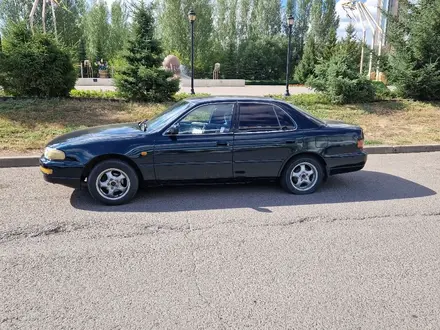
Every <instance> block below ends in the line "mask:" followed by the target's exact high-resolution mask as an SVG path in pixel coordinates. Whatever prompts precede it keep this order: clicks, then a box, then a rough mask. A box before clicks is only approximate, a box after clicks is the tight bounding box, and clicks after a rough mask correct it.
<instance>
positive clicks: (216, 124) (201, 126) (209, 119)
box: [179, 103, 234, 135]
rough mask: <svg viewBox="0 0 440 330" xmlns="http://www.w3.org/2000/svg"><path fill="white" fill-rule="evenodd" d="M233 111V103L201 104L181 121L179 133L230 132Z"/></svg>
mask: <svg viewBox="0 0 440 330" xmlns="http://www.w3.org/2000/svg"><path fill="white" fill-rule="evenodd" d="M233 112H234V104H233V103H214V104H207V105H203V106H200V107H198V108H197V109H195V110H193V111H191V112H190V113H189V114H188V115H186V116H185V117H184V118H183V119H182V120H181V121H180V122H179V135H183V134H222V133H228V132H230V131H231V128H232V115H233Z"/></svg>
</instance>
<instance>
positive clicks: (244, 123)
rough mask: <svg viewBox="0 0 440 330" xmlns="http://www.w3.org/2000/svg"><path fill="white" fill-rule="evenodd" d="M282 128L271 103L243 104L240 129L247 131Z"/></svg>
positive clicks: (241, 106)
mask: <svg viewBox="0 0 440 330" xmlns="http://www.w3.org/2000/svg"><path fill="white" fill-rule="evenodd" d="M279 129H281V127H280V124H279V122H278V118H277V116H276V114H275V111H274V109H273V106H272V105H270V104H241V105H240V117H239V130H240V131H246V132H254V131H274V130H279Z"/></svg>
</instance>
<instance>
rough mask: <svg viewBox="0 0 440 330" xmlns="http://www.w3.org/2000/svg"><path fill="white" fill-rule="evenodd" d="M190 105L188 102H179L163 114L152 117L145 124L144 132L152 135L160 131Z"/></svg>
mask: <svg viewBox="0 0 440 330" xmlns="http://www.w3.org/2000/svg"><path fill="white" fill-rule="evenodd" d="M190 105H191V103H190V102H188V101H180V102H178V103H176V104H174V105H173V106H172V107H170V108H168V109H167V110H165V111H164V112H161V113H160V114H158V115H156V116H154V117H153V118H152V119H151V120H149V121H148V122H147V129H146V132H149V133H153V132H157V131H160V130H161V129H163V128H164V127H165V126H166V125H168V124H169V123H171V122H172V121H173V120H175V119H177V118H178V117H179V116H180V115H181V114H182V113H184V112H185V110H187V109H188V108H189V107H190Z"/></svg>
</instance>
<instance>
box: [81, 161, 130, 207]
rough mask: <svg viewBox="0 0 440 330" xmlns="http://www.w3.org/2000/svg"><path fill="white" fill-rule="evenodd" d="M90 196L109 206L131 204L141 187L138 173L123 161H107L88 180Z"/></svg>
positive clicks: (97, 166) (93, 171)
mask: <svg viewBox="0 0 440 330" xmlns="http://www.w3.org/2000/svg"><path fill="white" fill-rule="evenodd" d="M87 185H88V188H89V192H90V195H92V197H93V198H94V199H96V200H97V201H99V202H101V203H103V204H107V205H121V204H125V203H127V202H129V201H130V200H131V199H132V198H133V197H134V196H135V195H136V192H137V190H138V187H139V179H138V176H137V174H136V171H135V170H134V169H133V168H132V167H131V166H130V165H129V164H127V163H126V162H124V161H121V160H105V161H103V162H101V163H98V164H97V165H96V166H95V167H94V168H93V169H92V171H91V172H90V175H89V177H88V178H87Z"/></svg>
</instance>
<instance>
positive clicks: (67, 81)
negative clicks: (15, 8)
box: [0, 21, 76, 97]
mask: <svg viewBox="0 0 440 330" xmlns="http://www.w3.org/2000/svg"><path fill="white" fill-rule="evenodd" d="M9 24H11V26H9V27H8V28H7V30H6V31H7V33H6V35H5V39H6V40H5V41H6V42H5V47H4V49H3V51H2V52H1V53H0V86H3V88H4V90H5V92H7V93H8V94H11V95H15V96H28V97H29V96H30V97H60V96H68V95H69V93H70V91H71V90H72V89H73V88H74V86H75V81H76V71H75V68H74V67H73V64H72V60H71V58H70V54H69V52H68V51H67V50H66V49H64V48H63V47H62V46H60V45H59V44H58V43H57V42H56V41H55V40H54V39H53V37H52V36H51V35H48V34H42V33H40V32H36V33H35V34H32V33H31V31H30V30H28V29H27V26H26V23H25V22H24V21H22V22H20V23H18V24H13V23H9Z"/></svg>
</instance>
